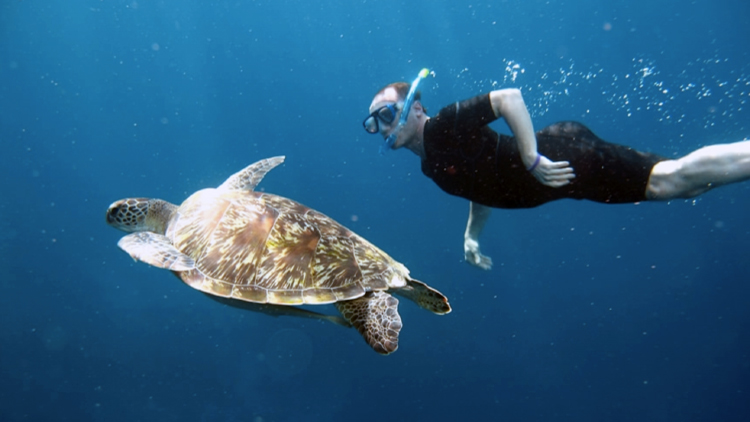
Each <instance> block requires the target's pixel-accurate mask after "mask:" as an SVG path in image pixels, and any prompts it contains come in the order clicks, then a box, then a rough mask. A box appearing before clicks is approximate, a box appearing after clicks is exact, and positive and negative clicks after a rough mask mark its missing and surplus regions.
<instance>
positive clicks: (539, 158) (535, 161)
mask: <svg viewBox="0 0 750 422" xmlns="http://www.w3.org/2000/svg"><path fill="white" fill-rule="evenodd" d="M541 159H542V156H541V155H539V154H537V155H536V160H534V164H532V165H531V167H529V168H527V169H526V170H528V171H534V169H535V168H536V166H538V165H539V160H541Z"/></svg>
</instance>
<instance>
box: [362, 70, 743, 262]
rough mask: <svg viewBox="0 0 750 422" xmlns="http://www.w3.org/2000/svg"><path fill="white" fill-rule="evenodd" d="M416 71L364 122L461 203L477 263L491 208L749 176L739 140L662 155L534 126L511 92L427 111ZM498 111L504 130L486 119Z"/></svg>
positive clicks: (679, 192)
mask: <svg viewBox="0 0 750 422" xmlns="http://www.w3.org/2000/svg"><path fill="white" fill-rule="evenodd" d="M425 72H426V71H424V70H423V71H422V72H420V76H419V77H417V79H415V81H414V82H413V83H412V84H411V85H410V84H408V83H406V82H397V83H393V84H390V85H387V86H386V87H384V88H383V89H381V90H380V91H379V92H378V93H377V94H376V95H375V97H374V98H373V100H372V103H371V104H370V115H369V116H367V118H366V119H365V121H364V127H365V130H366V131H367V132H368V133H371V134H377V133H380V134H381V135H382V136H383V137H384V138H385V139H386V143H385V149H386V150H387V149H394V150H395V149H399V148H402V147H405V148H407V149H409V150H411V151H412V152H413V153H414V154H416V155H418V156H419V157H420V158H421V160H422V172H423V173H424V174H425V175H426V176H427V177H429V178H431V179H432V180H433V181H434V182H435V183H436V184H437V185H438V186H439V187H440V188H441V189H443V190H444V191H445V192H447V193H449V194H451V195H456V196H460V197H463V198H466V199H468V200H469V201H471V202H470V204H469V220H468V222H467V224H466V231H465V233H464V255H465V258H466V261H467V262H469V263H470V264H473V265H476V266H478V267H480V268H483V269H485V270H489V269H490V268H491V267H492V259H490V257H488V256H485V255H483V254H482V253H481V251H480V249H479V235H480V233H481V232H482V229H483V228H484V225H485V223H486V222H487V219H488V218H489V216H490V212H491V208H532V207H536V206H539V205H542V204H544V203H546V202H549V201H554V200H557V199H562V198H571V199H588V200H591V201H596V202H602V203H608V204H617V203H635V202H640V201H646V200H649V201H654V200H662V201H663V200H671V199H678V198H692V197H694V196H697V195H700V194H702V193H705V192H707V191H709V190H710V189H712V188H715V187H717V186H721V185H726V184H729V183H735V182H741V181H744V180H747V179H749V178H750V141H749V140H744V141H741V142H736V143H732V144H722V145H711V146H706V147H703V148H700V149H698V150H696V151H694V152H692V153H690V154H688V155H686V156H684V157H682V158H678V159H673V160H671V159H667V158H664V157H661V156H659V155H656V154H652V153H647V152H640V151H636V150H634V149H632V148H630V147H627V146H623V145H617V144H613V143H609V142H606V141H603V140H602V139H599V138H598V137H597V136H596V135H595V134H594V133H593V132H591V131H590V130H589V129H588V128H586V127H585V126H583V125H582V124H580V123H576V122H560V123H555V124H552V125H550V126H547V127H545V128H544V129H542V130H540V131H539V132H537V133H534V129H533V125H532V123H531V117H530V115H529V112H528V110H527V108H526V104H525V103H524V101H523V97H522V96H521V91H519V90H518V89H500V90H496V91H492V92H490V93H489V94H482V95H479V96H476V97H474V98H470V99H468V100H464V101H460V102H456V103H454V104H451V105H449V106H447V107H445V108H443V109H442V110H440V111H439V112H438V114H437V115H436V116H434V117H429V116H428V115H427V112H426V110H425V108H424V107H423V106H422V103H421V101H420V94H419V92H417V90H416V86H417V85H418V84H419V82H420V81H421V79H422V78H423V77H424V76H426V73H425ZM410 88H411V89H410ZM405 105H407V106H408V107H405ZM500 117H502V118H504V119H505V121H506V123H507V124H508V127H509V128H510V130H511V131H512V132H513V135H514V136H512V137H511V136H507V135H500V134H498V133H497V132H495V131H494V130H492V129H490V128H489V127H488V126H487V125H488V124H489V123H491V122H493V121H495V120H497V119H498V118H500ZM574 169H575V173H574Z"/></svg>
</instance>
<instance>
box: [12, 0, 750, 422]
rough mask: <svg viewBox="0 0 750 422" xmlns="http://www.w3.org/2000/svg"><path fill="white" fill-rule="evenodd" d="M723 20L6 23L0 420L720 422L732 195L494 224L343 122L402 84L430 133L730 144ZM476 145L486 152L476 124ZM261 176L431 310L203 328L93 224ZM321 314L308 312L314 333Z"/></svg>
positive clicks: (631, 4) (530, 7) (672, 11)
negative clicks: (409, 281) (440, 300)
mask: <svg viewBox="0 0 750 422" xmlns="http://www.w3.org/2000/svg"><path fill="white" fill-rule="evenodd" d="M748 12H750V4H748V3H747V1H745V0H729V1H720V2H716V1H709V0H695V1H689V2H685V1H676V0H668V1H659V2H651V1H645V0H637V1H624V0H615V1H608V2H600V1H592V0H575V1H535V0H534V1H517V0H513V1H485V2H481V1H480V2H465V1H447V0H431V1H424V0H414V1H408V2H406V1H404V2H397V1H390V0H383V1H371V0H364V1H362V0H360V1H356V2H350V1H330V0H328V1H326V0H323V1H316V2H312V1H301V0H297V1H232V2H229V1H201V2H198V1H192V0H180V1H175V0H163V1H154V2H146V1H140V2H138V1H107V2H105V1H94V0H87V1H82V0H70V1H65V2H43V1H39V0H28V1H6V2H4V3H3V4H2V5H0V142H2V154H0V174H1V175H2V195H0V271H1V272H2V277H0V287H1V294H0V420H3V421H36V420H56V421H108V422H115V421H128V422H132V421H152V420H159V421H188V420H197V421H253V422H262V421H266V422H271V421H298V420H305V421H344V420H352V419H354V418H356V419H357V420H360V421H375V420H384V419H392V420H467V418H469V420H503V421H522V420H523V421H529V420H540V421H605V420H606V421H633V420H643V421H649V420H670V421H719V420H721V421H746V420H748V419H750V404H748V403H750V397H749V396H750V356H749V353H750V352H749V351H750V338H749V333H750V310H749V307H748V303H750V288H749V287H748V285H749V280H748V273H749V272H750V261H749V260H748V252H750V220H749V219H748V217H747V215H748V210H750V184H748V183H744V184H738V185H733V186H729V187H725V188H722V189H719V190H715V191H713V192H710V193H709V194H707V195H705V196H703V197H701V198H699V199H696V200H691V201H682V200H680V201H672V202H669V203H643V204H638V205H619V206H606V205H600V204H593V203H587V202H577V201H560V202H557V203H553V204H548V205H545V206H543V207H540V208H536V209H532V210H522V211H500V210H499V211H496V212H495V213H494V215H493V218H492V220H491V221H490V223H489V224H488V226H487V229H486V233H485V235H484V237H483V238H482V240H483V243H482V246H483V250H484V251H485V252H486V253H487V254H489V255H491V256H492V257H493V259H494V262H495V268H494V269H493V270H492V271H490V272H484V271H481V270H479V269H476V268H473V267H471V266H469V265H467V264H466V263H464V262H462V258H463V251H462V234H463V230H464V224H465V218H466V213H467V203H466V201H464V200H462V199H460V198H455V197H450V196H448V195H447V194H444V193H443V192H441V191H440V190H439V189H438V188H437V187H436V186H435V185H434V184H433V183H432V182H431V181H430V180H428V179H427V178H426V177H424V176H423V175H422V174H421V172H420V170H419V163H418V160H417V158H416V157H415V156H413V155H412V154H409V153H408V152H405V151H400V152H395V153H392V154H388V155H387V156H386V157H381V156H380V155H378V146H379V142H378V141H380V138H378V137H373V136H369V135H367V134H366V133H365V132H364V131H363V130H362V127H361V121H362V119H363V118H364V116H365V115H366V114H367V108H368V105H369V102H370V99H371V98H372V95H373V94H374V93H375V92H376V91H377V90H378V89H379V88H380V87H381V86H383V85H385V84H386V83H389V82H392V81H395V80H411V79H413V78H414V76H415V75H416V74H417V72H418V71H419V70H420V69H421V68H422V67H429V68H430V69H431V70H434V72H435V77H434V78H429V79H427V80H425V81H424V82H423V85H424V86H423V87H422V91H423V97H424V104H425V105H426V106H427V107H428V109H429V110H430V111H431V112H433V113H434V112H436V111H437V110H439V109H440V107H442V106H444V105H447V104H449V103H451V102H453V101H456V100H459V99H463V98H468V97H470V96H473V95H476V94H479V93H482V92H487V91H489V90H492V89H496V88H503V87H517V88H520V89H522V90H523V93H524V95H525V98H526V101H527V103H528V105H529V107H530V111H531V114H532V117H533V119H534V124H535V126H536V127H537V128H541V127H543V126H544V125H546V124H549V123H552V122H554V121H557V120H563V119H565V120H568V119H574V120H579V121H581V122H583V123H585V124H586V125H588V126H589V127H591V128H592V130H593V131H594V132H595V133H597V134H598V135H599V136H601V137H602V138H604V139H607V140H610V141H613V142H618V143H625V144H628V145H632V146H633V147H636V148H638V149H642V150H648V151H653V152H657V153H660V154H663V155H666V156H668V157H677V156H680V155H683V154H686V153H688V152H690V151H692V150H693V149H695V148H698V147H700V146H702V145H707V144H713V143H720V142H729V141H736V140H740V139H743V138H745V137H748V136H750V110H749V109H750V107H749V106H748V101H750V57H749V55H748V50H747V40H750V29H749V28H748V25H747V16H748ZM493 127H494V128H495V129H496V130H498V131H501V132H505V133H507V131H508V130H507V128H506V127H505V125H504V124H502V122H498V123H495V124H493ZM280 154H284V155H286V156H287V159H286V163H285V164H284V165H283V166H281V167H279V168H277V169H276V170H274V171H272V172H271V173H270V174H269V175H268V177H267V178H266V179H265V180H264V181H263V182H262V184H261V186H260V188H262V189H264V190H266V191H269V192H273V193H276V194H280V195H283V196H287V197H290V198H294V199H296V200H298V201H300V202H302V203H304V204H306V205H308V206H311V207H314V208H316V209H318V210H320V211H322V212H324V213H326V214H328V215H330V216H331V217H333V218H335V219H337V220H338V221H340V222H342V223H344V224H346V225H347V226H348V227H350V228H351V229H353V230H354V231H356V232H358V233H359V234H361V235H363V236H364V237H366V238H367V239H369V240H370V241H372V242H373V243H375V244H376V245H378V246H379V247H381V248H382V249H384V250H385V251H387V252H388V253H390V254H391V255H392V256H393V257H394V258H396V259H397V260H399V261H401V262H403V263H405V264H406V265H407V266H408V267H409V268H410V269H411V271H412V275H413V276H415V277H416V278H418V279H420V280H424V281H425V282H428V283H429V284H431V285H432V286H435V287H436V288H438V289H439V290H441V291H442V292H444V293H445V294H446V295H447V296H448V297H449V298H450V300H451V304H452V305H453V307H454V311H453V313H451V314H450V315H448V316H444V317H437V316H433V315H431V314H429V313H428V312H424V311H423V310H421V309H418V308H417V307H416V306H414V305H413V304H411V303H408V302H406V301H402V305H401V307H400V309H401V315H402V318H403V321H404V329H403V331H402V336H401V342H400V348H399V350H398V351H397V352H396V353H395V354H393V355H391V356H388V357H381V356H378V355H377V354H375V353H374V352H373V351H372V350H370V348H369V347H367V345H366V344H365V343H364V342H363V341H362V339H361V338H360V337H359V336H358V335H357V333H356V332H355V331H354V330H345V329H343V328H341V327H338V326H334V325H332V324H324V323H319V322H313V321H308V320H297V319H292V318H272V317H269V316H266V315H261V314H254V313H248V312H243V311H240V310H237V309H231V308H228V307H224V306H221V305H219V304H217V303H214V302H213V301H210V300H208V299H206V298H205V297H204V296H203V295H201V294H200V293H198V292H196V291H194V290H192V289H190V288H188V287H186V286H185V285H183V284H182V283H181V282H179V281H178V280H177V279H176V278H174V277H172V276H171V275H170V274H169V273H167V272H165V271H161V270H157V269H154V268H151V267H148V266H147V265H145V264H142V263H134V262H133V261H132V260H131V259H130V258H129V257H128V256H127V255H126V254H124V253H123V252H122V251H120V250H119V249H118V248H117V246H116V242H117V240H118V239H119V238H120V236H121V233H119V232H117V231H115V230H113V229H112V228H110V227H108V226H107V225H106V224H105V222H104V212H105V210H106V208H107V206H108V205H109V204H110V203H111V202H113V201H114V200H116V199H119V198H122V197H128V196H148V197H160V198H164V199H167V200H170V201H172V202H177V203H179V202H180V201H182V200H183V199H184V198H185V197H187V196H188V195H189V194H190V193H192V192H194V191H196V190H198V189H200V188H204V187H210V186H216V185H218V184H220V183H221V182H222V181H223V180H224V179H225V178H226V177H227V176H229V175H230V174H232V173H233V172H235V171H237V170H239V169H241V168H243V167H244V166H246V165H247V164H249V163H251V162H254V161H256V160H258V159H261V158H265V157H269V156H273V155H280ZM329 311H332V309H329Z"/></svg>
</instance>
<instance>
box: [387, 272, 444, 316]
mask: <svg viewBox="0 0 750 422" xmlns="http://www.w3.org/2000/svg"><path fill="white" fill-rule="evenodd" d="M394 293H396V294H398V295H399V296H403V297H405V298H407V299H409V300H411V301H412V302H414V303H416V304H417V305H419V306H420V307H422V308H424V309H427V310H428V311H431V312H434V313H436V314H438V315H445V314H447V313H449V312H450V311H451V305H450V304H449V303H448V298H447V297H445V295H443V294H442V293H440V292H439V291H437V290H435V289H433V288H432V287H430V286H428V285H426V284H424V283H422V282H421V281H419V280H414V279H413V278H408V279H407V280H406V286H404V287H402V288H400V289H397V290H394Z"/></svg>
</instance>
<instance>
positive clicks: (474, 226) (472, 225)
mask: <svg viewBox="0 0 750 422" xmlns="http://www.w3.org/2000/svg"><path fill="white" fill-rule="evenodd" d="M491 213H492V208H490V207H486V206H484V205H480V204H477V203H476V202H470V203H469V221H467V222H466V232H465V233H464V258H465V259H466V262H468V263H469V264H472V265H476V266H477V267H479V268H481V269H483V270H489V269H491V268H492V258H490V257H489V256H486V255H482V253H481V252H480V251H479V234H480V233H482V229H484V225H485V223H487V219H488V218H490V214H491Z"/></svg>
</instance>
